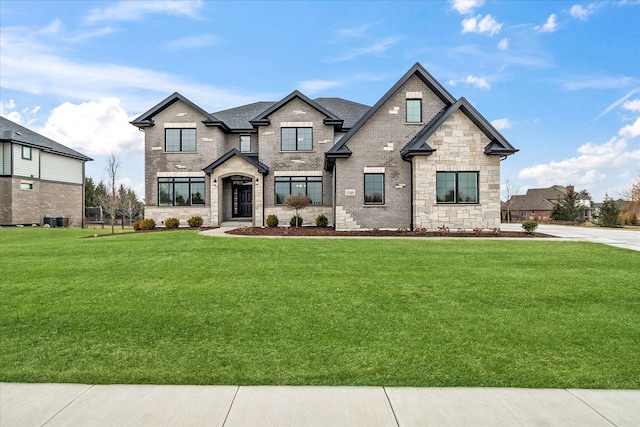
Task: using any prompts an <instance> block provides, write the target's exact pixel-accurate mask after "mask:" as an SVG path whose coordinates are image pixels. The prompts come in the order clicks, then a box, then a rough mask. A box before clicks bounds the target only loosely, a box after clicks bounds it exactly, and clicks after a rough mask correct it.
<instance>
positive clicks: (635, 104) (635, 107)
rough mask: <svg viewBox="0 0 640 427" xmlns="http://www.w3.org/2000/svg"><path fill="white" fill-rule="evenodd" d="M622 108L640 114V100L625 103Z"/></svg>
mask: <svg viewBox="0 0 640 427" xmlns="http://www.w3.org/2000/svg"><path fill="white" fill-rule="evenodd" d="M622 108H624V109H625V110H629V111H637V112H640V99H632V100H631V101H626V102H625V103H624V104H622Z"/></svg>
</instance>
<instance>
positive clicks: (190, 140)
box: [164, 129, 196, 151]
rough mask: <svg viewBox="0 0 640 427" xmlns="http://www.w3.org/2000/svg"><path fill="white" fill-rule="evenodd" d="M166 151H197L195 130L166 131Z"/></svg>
mask: <svg viewBox="0 0 640 427" xmlns="http://www.w3.org/2000/svg"><path fill="white" fill-rule="evenodd" d="M164 132H165V134H164V135H165V144H164V150H165V151H196V130H195V129H165V130H164Z"/></svg>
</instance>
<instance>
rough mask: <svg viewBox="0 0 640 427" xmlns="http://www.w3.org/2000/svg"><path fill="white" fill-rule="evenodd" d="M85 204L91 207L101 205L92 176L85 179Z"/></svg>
mask: <svg viewBox="0 0 640 427" xmlns="http://www.w3.org/2000/svg"><path fill="white" fill-rule="evenodd" d="M84 205H85V206H88V207H91V208H94V207H97V206H99V202H98V199H97V197H96V183H95V182H93V178H91V177H88V178H85V179H84Z"/></svg>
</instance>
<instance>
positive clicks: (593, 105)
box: [0, 0, 640, 201]
mask: <svg viewBox="0 0 640 427" xmlns="http://www.w3.org/2000/svg"><path fill="white" fill-rule="evenodd" d="M0 18H1V19H0V27H1V28H0V38H1V45H0V89H1V92H0V109H1V110H0V114H2V115H3V116H4V117H7V118H9V119H11V120H14V121H16V122H18V123H21V124H22V125H25V126H27V127H29V128H31V129H33V130H35V131H37V132H40V133H42V134H44V135H46V136H49V137H51V138H52V139H54V140H56V141H58V142H60V143H62V144H65V145H67V146H69V147H72V148H74V149H76V150H78V151H80V152H82V153H84V154H87V155H89V156H90V157H92V158H94V159H95V161H94V162H89V163H88V164H87V175H88V176H91V177H93V178H94V179H96V180H100V179H101V178H102V177H103V176H104V165H105V158H106V155H108V154H109V153H110V152H114V153H116V154H117V155H118V156H119V157H120V159H121V162H122V173H121V178H122V181H123V183H124V184H125V185H128V186H131V187H133V188H135V189H136V191H137V192H138V194H141V195H142V194H143V191H142V190H143V188H144V162H143V133H142V132H140V131H138V130H137V129H136V128H135V127H133V126H131V125H130V124H129V123H128V122H129V121H130V120H132V119H133V118H135V117H136V116H137V115H139V114H140V113H142V112H144V111H146V110H148V109H149V108H151V107H153V106H154V105H155V104H156V103H158V102H159V101H161V100H162V99H164V98H165V97H166V96H168V95H169V94H171V93H173V92H174V91H178V92H180V93H182V94H183V95H185V96H186V97H187V98H189V99H191V100H192V101H193V102H195V103H196V104H198V105H199V106H201V107H202V108H204V109H205V110H207V111H210V112H215V111H219V110H222V109H226V108H230V107H234V106H239V105H242V104H245V103H250V102H254V101H277V100H279V99H281V98H283V97H284V96H286V95H287V94H289V93H290V92H291V91H293V90H295V89H298V90H300V91H302V92H303V93H305V94H306V95H307V96H309V97H311V98H315V97H330V96H336V97H341V98H345V99H349V100H352V101H356V102H360V103H364V104H369V105H373V104H374V103H375V102H376V101H377V100H378V99H379V98H380V97H381V96H382V95H383V94H384V93H385V92H386V91H387V90H388V89H389V88H390V87H391V86H392V85H393V84H394V83H395V82H396V81H397V80H398V79H399V78H400V77H401V76H402V75H403V74H404V73H405V72H406V71H407V70H408V69H409V68H410V67H411V66H412V65H413V64H414V63H416V62H420V63H421V64H422V65H423V66H424V67H425V68H426V69H427V70H429V72H431V74H433V75H434V76H435V77H436V79H438V80H439V81H440V82H441V83H442V84H443V85H444V86H445V87H446V88H447V89H448V90H449V91H450V92H451V93H452V94H453V95H454V96H455V97H456V98H458V97H461V96H464V97H465V98H467V99H468V100H469V101H470V102H471V103H472V104H473V105H474V106H475V107H476V108H477V109H478V110H479V111H480V113H481V114H483V115H484V116H485V117H486V118H487V119H488V120H489V121H491V122H492V123H493V124H494V125H495V126H496V127H497V128H499V129H500V131H501V132H502V133H503V135H504V136H505V137H506V138H507V139H508V140H509V141H510V142H511V144H512V145H514V146H515V147H516V148H519V149H520V152H518V153H516V154H515V155H513V156H511V157H509V158H508V159H507V160H505V161H504V162H502V183H503V184H505V182H506V181H507V179H508V180H509V182H510V186H511V191H512V192H516V190H517V192H518V193H519V194H522V193H524V192H526V189H527V188H534V187H546V186H550V185H554V184H560V185H569V184H572V185H574V186H575V187H576V189H587V190H588V191H589V192H590V193H591V194H592V196H593V198H594V200H596V201H600V200H602V198H603V197H604V195H605V193H608V194H609V195H610V196H612V197H614V198H617V197H619V196H620V193H621V191H623V190H624V189H626V188H629V187H630V186H631V183H632V182H633V180H634V179H637V178H638V177H639V176H640V1H638V0H633V1H630V0H629V1H616V2H614V1H594V2H576V1H567V2H565V1H481V0H480V1H441V2H439V1H426V2H418V1H409V2H402V1H395V2H391V1H389V2H364V1H354V2H338V1H322V2H320V1H317V2H303V1H300V2H293V1H289V2H266V1H264V2H248V1H247V2H241V1H240V2H222V1H151V2H146V1H121V2H119V1H98V2H95V1H24V0H22V1H14V0H2V2H0Z"/></svg>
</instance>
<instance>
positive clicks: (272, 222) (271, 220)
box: [267, 215, 280, 227]
mask: <svg viewBox="0 0 640 427" xmlns="http://www.w3.org/2000/svg"><path fill="white" fill-rule="evenodd" d="M279 222H280V220H279V219H278V216H277V215H269V216H268V217H267V227H277V226H278V223H279Z"/></svg>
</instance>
